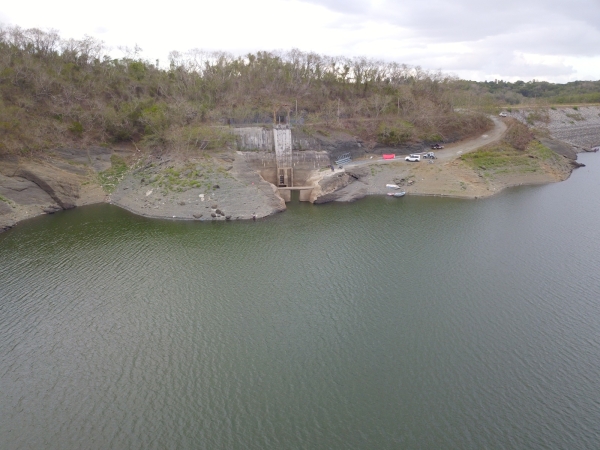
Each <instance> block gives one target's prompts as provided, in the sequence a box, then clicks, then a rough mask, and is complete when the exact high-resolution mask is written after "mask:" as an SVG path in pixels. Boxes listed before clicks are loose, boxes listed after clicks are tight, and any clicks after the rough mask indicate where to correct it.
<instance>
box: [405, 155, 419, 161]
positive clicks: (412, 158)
mask: <svg viewBox="0 0 600 450" xmlns="http://www.w3.org/2000/svg"><path fill="white" fill-rule="evenodd" d="M404 161H412V162H415V161H421V155H408V156H407V157H406V158H404Z"/></svg>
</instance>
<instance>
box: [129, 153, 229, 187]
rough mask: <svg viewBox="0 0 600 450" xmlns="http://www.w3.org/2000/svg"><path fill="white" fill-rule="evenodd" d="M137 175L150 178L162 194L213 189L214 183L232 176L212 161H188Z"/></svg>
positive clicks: (216, 183)
mask: <svg viewBox="0 0 600 450" xmlns="http://www.w3.org/2000/svg"><path fill="white" fill-rule="evenodd" d="M138 176H139V177H142V176H143V177H144V178H151V179H152V182H151V183H150V184H151V185H152V186H154V187H158V188H161V189H162V192H163V193H164V195H167V193H169V192H185V191H187V190H189V189H194V188H197V189H202V190H204V191H213V190H215V187H214V186H216V185H218V184H219V183H221V182H222V181H223V180H224V179H228V178H233V177H232V176H231V174H229V172H228V171H227V169H226V168H225V167H222V166H217V165H215V163H214V162H213V161H204V162H202V163H199V164H195V163H189V164H186V165H184V166H181V167H168V168H166V169H165V170H164V171H162V172H160V173H157V174H154V175H152V176H149V175H148V174H146V175H143V174H138Z"/></svg>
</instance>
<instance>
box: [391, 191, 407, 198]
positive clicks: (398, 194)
mask: <svg viewBox="0 0 600 450" xmlns="http://www.w3.org/2000/svg"><path fill="white" fill-rule="evenodd" d="M387 195H389V196H390V197H404V196H405V195H406V192H404V191H402V192H388V193H387Z"/></svg>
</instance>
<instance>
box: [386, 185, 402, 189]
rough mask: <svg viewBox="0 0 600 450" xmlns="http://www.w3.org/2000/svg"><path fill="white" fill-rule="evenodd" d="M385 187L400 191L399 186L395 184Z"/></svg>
mask: <svg viewBox="0 0 600 450" xmlns="http://www.w3.org/2000/svg"><path fill="white" fill-rule="evenodd" d="M385 187H386V188H389V189H400V186H398V185H397V184H386V185H385Z"/></svg>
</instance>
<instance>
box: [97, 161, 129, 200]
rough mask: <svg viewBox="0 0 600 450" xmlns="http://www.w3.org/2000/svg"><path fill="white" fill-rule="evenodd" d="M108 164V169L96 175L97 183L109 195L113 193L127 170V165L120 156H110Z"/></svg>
mask: <svg viewBox="0 0 600 450" xmlns="http://www.w3.org/2000/svg"><path fill="white" fill-rule="evenodd" d="M110 164H111V166H110V169H107V170H105V171H103V172H100V173H99V174H98V181H99V182H100V185H101V186H102V189H104V191H105V192H107V193H109V194H110V193H112V192H114V190H115V189H116V187H117V185H118V184H119V183H120V182H121V180H123V178H124V177H125V174H126V173H127V170H128V167H127V163H126V162H125V160H124V159H123V158H121V157H120V156H117V155H112V156H111V157H110Z"/></svg>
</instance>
